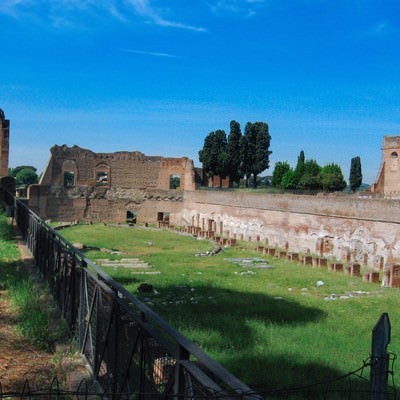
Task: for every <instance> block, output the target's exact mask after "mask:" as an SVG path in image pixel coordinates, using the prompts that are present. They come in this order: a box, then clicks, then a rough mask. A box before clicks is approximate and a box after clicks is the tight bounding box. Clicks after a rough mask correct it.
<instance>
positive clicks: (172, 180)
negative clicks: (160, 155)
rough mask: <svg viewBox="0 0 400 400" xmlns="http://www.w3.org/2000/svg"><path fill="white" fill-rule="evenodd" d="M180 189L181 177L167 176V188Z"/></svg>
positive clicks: (175, 175) (176, 175)
mask: <svg viewBox="0 0 400 400" xmlns="http://www.w3.org/2000/svg"><path fill="white" fill-rule="evenodd" d="M180 187H181V176H180V175H178V174H171V175H170V176H169V188H170V189H179V188H180Z"/></svg>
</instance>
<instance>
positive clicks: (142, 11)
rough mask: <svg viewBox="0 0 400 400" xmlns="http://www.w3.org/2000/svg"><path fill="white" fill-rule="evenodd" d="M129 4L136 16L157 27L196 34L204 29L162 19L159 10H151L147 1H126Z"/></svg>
mask: <svg viewBox="0 0 400 400" xmlns="http://www.w3.org/2000/svg"><path fill="white" fill-rule="evenodd" d="M127 1H128V3H129V4H131V5H132V6H133V7H134V8H135V10H136V12H137V14H139V15H141V16H143V17H145V18H148V19H149V21H150V22H152V23H154V24H156V25H159V26H165V27H171V28H179V29H187V30H192V31H196V32H204V31H205V29H204V28H202V27H197V26H193V25H187V24H184V23H182V22H176V21H171V20H168V19H165V18H164V17H162V12H161V10H158V9H156V8H153V7H152V6H151V5H150V2H149V0H127Z"/></svg>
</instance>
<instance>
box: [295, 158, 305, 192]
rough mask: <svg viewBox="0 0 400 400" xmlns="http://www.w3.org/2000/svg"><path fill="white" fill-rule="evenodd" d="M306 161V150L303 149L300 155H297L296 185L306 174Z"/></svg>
mask: <svg viewBox="0 0 400 400" xmlns="http://www.w3.org/2000/svg"><path fill="white" fill-rule="evenodd" d="M304 163H305V156H304V151H303V150H301V151H300V154H299V156H298V157H297V165H296V168H295V170H294V180H295V186H297V185H298V184H299V182H300V179H301V177H302V176H303V174H304Z"/></svg>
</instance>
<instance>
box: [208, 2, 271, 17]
mask: <svg viewBox="0 0 400 400" xmlns="http://www.w3.org/2000/svg"><path fill="white" fill-rule="evenodd" d="M264 2H265V1H264V0H218V1H217V2H213V3H209V4H208V6H209V7H210V9H211V11H212V12H214V13H216V14H220V13H226V12H228V13H232V14H242V15H244V16H245V17H252V16H254V15H256V13H257V11H258V9H259V8H260V7H261V6H263V5H264Z"/></svg>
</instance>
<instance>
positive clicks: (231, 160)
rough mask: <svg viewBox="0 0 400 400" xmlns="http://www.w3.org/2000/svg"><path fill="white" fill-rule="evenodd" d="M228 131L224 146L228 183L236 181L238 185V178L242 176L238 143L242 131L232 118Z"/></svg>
mask: <svg viewBox="0 0 400 400" xmlns="http://www.w3.org/2000/svg"><path fill="white" fill-rule="evenodd" d="M230 129H231V130H230V133H229V136H228V144H227V148H226V152H227V163H228V171H227V174H228V175H229V184H230V185H231V186H232V183H234V182H235V183H236V184H237V185H238V186H239V183H240V178H242V176H243V175H242V174H241V170H240V164H241V152H240V143H241V138H242V132H241V130H240V124H239V123H238V122H236V121H234V120H232V121H231V123H230Z"/></svg>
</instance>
